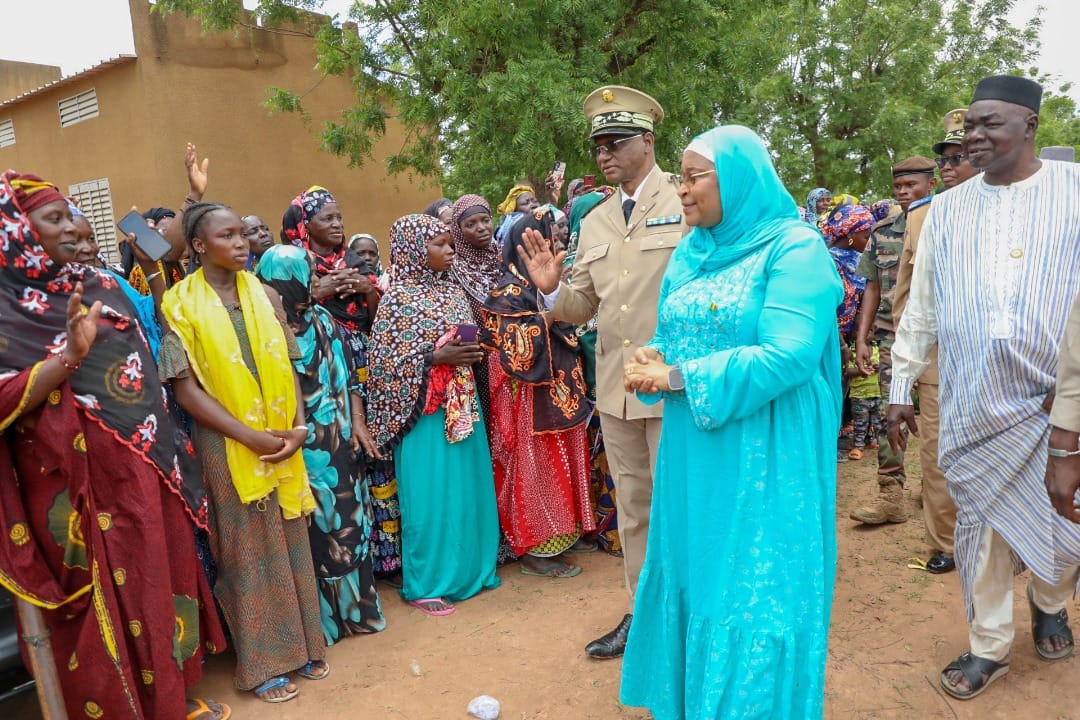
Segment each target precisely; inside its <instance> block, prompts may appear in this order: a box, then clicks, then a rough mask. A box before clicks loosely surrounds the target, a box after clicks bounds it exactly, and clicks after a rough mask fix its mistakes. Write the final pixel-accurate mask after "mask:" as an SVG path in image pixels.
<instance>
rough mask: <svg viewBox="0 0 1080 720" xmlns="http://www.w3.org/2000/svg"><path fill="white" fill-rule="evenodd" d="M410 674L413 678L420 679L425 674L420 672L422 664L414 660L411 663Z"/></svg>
mask: <svg viewBox="0 0 1080 720" xmlns="http://www.w3.org/2000/svg"><path fill="white" fill-rule="evenodd" d="M409 672H411V673H412V674H413V677H420V676H421V675H423V674H424V673H423V672H422V671H421V670H420V663H418V662H416V661H415V660H413V661H412V662H410V663H409Z"/></svg>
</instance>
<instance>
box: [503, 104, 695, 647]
mask: <svg viewBox="0 0 1080 720" xmlns="http://www.w3.org/2000/svg"><path fill="white" fill-rule="evenodd" d="M585 116H586V117H587V118H588V120H589V123H590V129H591V132H590V134H589V138H590V139H591V140H592V141H593V143H594V144H595V147H594V152H595V154H596V162H597V165H598V166H599V168H600V171H601V172H602V173H603V174H604V177H605V178H606V179H607V181H608V182H609V183H612V184H615V185H618V186H619V192H616V193H613V194H612V195H611V196H610V197H608V198H607V199H605V200H604V201H603V202H601V203H600V204H599V205H598V206H597V207H596V208H595V209H594V210H593V211H592V212H590V213H589V214H588V215H586V216H585V220H584V221H583V222H582V225H581V235H580V242H579V245H578V251H577V260H576V261H575V262H574V268H573V272H572V274H571V276H570V280H569V282H568V283H563V284H561V285H560V284H559V271H560V265H561V262H562V256H554V255H552V253H551V252H550V251H549V250H548V249H547V247H546V243H543V242H541V241H540V239H539V238H538V237H536V236H529V237H526V238H525V239H524V244H523V250H524V253H523V255H524V256H525V258H526V263H527V266H528V268H529V273H530V275H531V277H532V278H533V281H534V282H535V283H536V286H537V288H538V289H539V290H540V291H541V292H542V293H543V296H544V301H545V303H546V305H547V307H548V308H550V310H551V312H552V315H554V316H555V317H556V318H558V319H559V320H566V321H568V322H572V323H578V324H581V323H585V322H588V321H589V320H590V319H591V318H592V317H593V315H594V314H595V313H596V312H597V309H599V313H600V314H599V318H598V321H597V330H598V335H597V339H596V386H597V389H596V399H597V408H598V409H599V411H600V423H601V427H602V429H603V431H604V446H605V449H606V450H607V458H608V463H609V464H610V466H611V471H612V476H613V478H614V481H615V502H616V506H617V509H618V513H619V538H620V540H621V541H622V547H623V560H624V566H625V570H626V587H627V590H628V591H629V593H630V606H631V608H632V607H633V603H634V592H635V591H636V590H637V580H638V573H640V572H641V566H642V564H643V563H644V561H645V544H646V536H647V534H648V529H649V505H650V503H651V501H652V476H653V468H654V466H655V462H656V449H657V445H658V443H659V441H660V418H661V416H662V414H663V408H662V405H661V404H657V405H651V406H647V405H644V404H643V403H641V402H639V401H638V399H637V398H636V397H635V396H634V395H633V394H632V393H627V392H626V391H625V390H624V389H623V367H624V366H625V364H626V363H627V362H629V361H630V360H631V359H632V358H633V355H634V350H635V349H637V348H639V347H641V346H643V345H645V344H646V343H647V342H649V340H651V339H652V336H653V332H654V331H655V330H656V304H657V300H658V297H659V293H660V280H661V279H662V278H663V276H664V269H665V268H666V267H667V262H668V258H669V257H670V256H671V252H672V250H674V249H675V246H676V245H677V244H678V242H679V240H680V239H682V237H683V235H685V234H686V223H685V222H684V221H683V218H682V203H681V201H680V200H679V196H678V194H677V192H676V189H677V187H678V180H677V178H676V176H674V175H670V174H669V173H665V172H663V171H662V170H661V169H660V168H659V167H657V165H656V159H655V157H654V152H653V150H654V148H653V145H654V142H655V140H656V137H655V135H654V129H655V126H656V125H657V124H658V123H659V122H660V121H661V120H662V119H663V117H664V110H663V108H661V107H660V104H659V103H658V102H656V100H654V99H653V98H651V97H649V96H648V95H646V94H645V93H643V92H639V91H637V90H634V89H632V88H628V87H620V86H618V85H609V86H607V87H602V88H600V89H598V90H596V91H594V92H593V93H591V94H590V95H589V96H588V97H587V98H585ZM631 617H632V616H631V615H630V614H627V615H626V616H625V617H624V618H623V619H622V621H621V622H620V623H619V625H618V626H617V627H616V628H615V629H614V630H612V631H611V632H609V633H608V634H606V635H604V636H603V637H601V638H599V639H597V640H595V641H593V642H591V643H589V645H588V646H587V647H586V648H585V652H586V653H588V654H589V655H590V656H591V657H595V658H611V657H618V656H620V655H622V653H623V648H624V646H625V645H626V637H627V633H628V632H629V630H630V620H631Z"/></svg>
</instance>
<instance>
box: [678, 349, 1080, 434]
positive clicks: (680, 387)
mask: <svg viewBox="0 0 1080 720" xmlns="http://www.w3.org/2000/svg"><path fill="white" fill-rule="evenodd" d="M667 384H668V387H669V388H671V391H672V392H679V391H680V390H682V389H684V388H685V387H686V383H684V382H683V379H682V371H681V370H679V368H678V367H673V368H671V369H670V370H668V374H667ZM1077 454H1080V453H1077Z"/></svg>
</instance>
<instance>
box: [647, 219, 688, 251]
mask: <svg viewBox="0 0 1080 720" xmlns="http://www.w3.org/2000/svg"><path fill="white" fill-rule="evenodd" d="M682 238H683V234H682V231H681V230H680V229H679V226H678V225H676V226H675V228H674V229H673V230H669V231H666V232H653V233H649V234H648V235H646V236H645V237H643V238H641V241H640V243H639V244H638V249H639V250H641V252H648V251H650V250H653V251H655V250H667V251H668V252H670V251H671V250H674V249H675V246H676V245H678V244H679V241H680V240H682Z"/></svg>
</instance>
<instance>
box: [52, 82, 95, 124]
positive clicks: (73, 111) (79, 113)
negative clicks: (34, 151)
mask: <svg viewBox="0 0 1080 720" xmlns="http://www.w3.org/2000/svg"><path fill="white" fill-rule="evenodd" d="M59 105H60V127H62V128H65V127H67V126H69V125H74V124H75V123H78V122H82V121H83V120H89V119H90V118H96V117H97V116H98V100H97V90H95V89H94V88H90V89H89V90H85V91H83V92H81V93H79V94H78V95H72V96H71V97H68V98H64V99H63V100H61V101H60V103H59Z"/></svg>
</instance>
